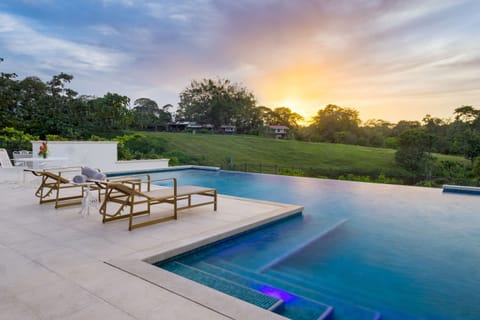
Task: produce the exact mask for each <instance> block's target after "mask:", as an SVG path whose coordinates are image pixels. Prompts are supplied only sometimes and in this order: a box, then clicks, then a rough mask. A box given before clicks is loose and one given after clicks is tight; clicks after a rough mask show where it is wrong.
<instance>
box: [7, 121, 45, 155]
mask: <svg viewBox="0 0 480 320" xmlns="http://www.w3.org/2000/svg"><path fill="white" fill-rule="evenodd" d="M38 139H39V138H38V136H33V135H30V134H28V133H24V132H23V131H20V130H16V129H14V128H9V127H7V128H3V129H1V130H0V148H5V149H7V151H9V153H10V156H12V151H14V150H32V142H31V141H32V140H38Z"/></svg>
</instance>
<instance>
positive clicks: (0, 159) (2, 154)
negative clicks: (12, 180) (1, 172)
mask: <svg viewBox="0 0 480 320" xmlns="http://www.w3.org/2000/svg"><path fill="white" fill-rule="evenodd" d="M0 165H1V166H2V168H13V165H12V161H10V156H9V155H8V152H7V150H6V149H3V148H0Z"/></svg>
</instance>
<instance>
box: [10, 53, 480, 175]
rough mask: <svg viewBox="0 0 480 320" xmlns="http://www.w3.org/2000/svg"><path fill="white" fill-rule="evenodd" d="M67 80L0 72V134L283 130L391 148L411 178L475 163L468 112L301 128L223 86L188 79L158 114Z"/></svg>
mask: <svg viewBox="0 0 480 320" xmlns="http://www.w3.org/2000/svg"><path fill="white" fill-rule="evenodd" d="M1 61H2V60H1V59H0V62H1ZM72 80H73V76H72V75H69V74H65V73H60V74H58V75H54V76H53V77H52V79H51V80H49V81H46V82H44V81H42V80H41V79H40V78H38V77H35V76H28V77H25V78H24V79H21V80H20V79H17V75H16V74H15V73H4V72H1V73H0V128H15V130H18V131H21V132H24V133H25V134H28V135H33V136H38V137H40V138H42V137H43V136H45V135H47V134H48V135H57V136H60V137H63V138H66V139H80V140H82V139H90V138H91V137H92V135H96V136H102V137H113V136H115V135H118V134H121V133H122V132H124V131H125V130H139V131H164V130H167V129H168V124H169V123H170V122H172V121H173V120H176V121H189V122H196V123H198V124H205V125H206V124H208V125H211V126H212V127H213V129H214V130H216V129H219V128H220V127H221V126H222V125H234V126H235V127H236V129H237V132H238V133H243V134H255V135H265V134H268V132H269V131H268V130H269V126H270V125H284V126H287V127H289V129H290V130H289V137H290V138H291V139H297V140H301V141H312V142H329V143H343V144H354V145H363V146H373V147H385V148H393V149H397V153H396V160H397V162H398V164H399V165H401V166H402V167H404V168H406V169H408V170H411V171H422V170H423V171H425V170H427V171H428V167H429V163H431V162H432V160H431V159H432V156H431V155H432V153H442V154H451V155H460V156H463V157H465V158H467V159H469V160H470V161H471V163H472V165H473V164H474V160H475V159H477V158H478V157H479V156H480V110H478V109H475V108H474V107H473V106H461V107H458V108H456V109H454V111H453V114H452V115H453V119H440V118H436V117H433V116H431V115H426V116H425V117H424V118H423V119H422V120H421V121H399V122H398V123H390V122H387V121H384V120H378V119H372V120H368V121H366V122H363V123H362V121H361V120H360V115H359V112H358V111H357V110H355V109H353V108H349V107H342V106H338V105H334V104H329V105H327V106H326V107H324V108H322V109H319V110H318V112H317V114H316V115H315V116H314V117H313V119H312V121H311V122H310V124H309V125H301V123H302V121H304V119H303V118H302V116H301V115H299V114H298V113H295V112H293V111H292V110H290V109H289V108H288V107H283V106H282V107H277V108H269V107H266V106H257V104H256V99H255V97H254V95H253V94H252V93H251V92H250V91H249V90H248V89H247V88H245V87H244V86H242V85H240V84H238V83H232V82H231V81H229V80H226V79H202V80H193V81H192V82H191V83H190V84H189V85H188V86H187V87H186V88H185V89H184V90H182V91H181V92H180V94H179V98H180V102H179V104H178V107H177V108H176V109H175V108H174V106H173V105H171V104H165V105H163V106H162V107H159V105H158V104H157V103H156V102H155V101H154V100H152V99H149V98H140V99H136V100H135V101H134V102H133V104H131V101H130V98H128V97H127V96H124V95H121V94H118V93H111V92H108V93H106V94H105V95H104V96H103V97H95V96H90V95H79V94H78V93H77V92H76V91H75V90H73V89H71V88H69V87H68V85H69V83H70V82H71V81H72ZM479 161H480V160H479ZM479 166H480V163H479ZM425 168H427V169H425Z"/></svg>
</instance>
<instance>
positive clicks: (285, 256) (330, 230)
mask: <svg viewBox="0 0 480 320" xmlns="http://www.w3.org/2000/svg"><path fill="white" fill-rule="evenodd" d="M347 221H348V219H342V220H340V221H338V222H337V223H335V224H334V225H333V226H331V227H329V228H328V229H326V230H325V231H324V232H322V233H320V234H317V235H315V236H314V237H312V238H310V239H308V240H306V241H304V242H303V243H301V244H299V245H298V246H296V247H294V248H292V249H290V250H288V251H287V252H285V253H284V254H282V255H280V256H278V257H276V258H275V259H273V260H272V261H270V262H268V263H267V264H265V265H263V266H261V267H260V268H258V270H257V272H264V271H266V270H267V269H270V268H272V267H274V266H275V265H277V264H279V263H281V262H282V261H284V260H286V259H288V258H290V257H291V256H293V255H294V254H296V253H298V252H300V251H301V250H303V249H304V248H305V247H307V246H309V245H311V244H312V243H314V242H316V241H318V240H320V239H322V238H324V237H326V236H328V235H330V234H332V233H333V232H335V231H337V230H338V229H339V228H340V227H341V226H343V224H345V222H347Z"/></svg>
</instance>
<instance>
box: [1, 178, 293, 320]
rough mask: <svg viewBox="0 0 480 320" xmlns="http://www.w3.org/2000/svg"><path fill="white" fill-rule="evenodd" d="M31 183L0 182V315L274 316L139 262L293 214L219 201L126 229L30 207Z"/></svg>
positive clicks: (283, 208) (266, 205) (278, 207)
mask: <svg viewBox="0 0 480 320" xmlns="http://www.w3.org/2000/svg"><path fill="white" fill-rule="evenodd" d="M34 191H35V184H32V183H27V184H17V183H14V182H3V183H0V194H1V195H2V197H1V198H2V206H1V207H0V319H8V320H13V319H68V320H73V319H116V320H123V319H284V318H283V317H281V316H279V315H276V314H274V313H271V312H268V311H265V310H263V309H261V308H258V307H255V306H253V305H250V304H248V303H245V302H243V301H241V300H238V299H236V298H233V297H230V296H227V295H225V294H222V293H220V292H217V291H215V290H212V289H210V288H206V287H203V286H201V285H199V284H197V283H194V282H191V281H189V280H186V279H183V278H181V277H178V276H176V275H174V274H170V273H168V272H166V271H164V270H161V269H158V268H156V267H154V266H151V265H150V264H148V263H146V262H143V261H142V260H146V261H153V260H156V259H159V258H166V257H169V256H172V255H174V254H178V253H180V252H183V251H185V250H188V249H191V248H193V247H196V246H198V244H199V243H200V244H203V243H209V242H211V241H212V240H215V239H220V238H222V237H224V236H227V235H230V234H234V233H236V232H239V231H241V230H246V229H248V228H251V227H252V226H255V225H260V224H263V223H265V222H267V221H273V220H275V219H278V218H279V217H283V216H288V215H290V214H293V213H295V212H299V211H301V210H302V208H301V207H299V206H293V205H284V204H276V203H271V202H260V201H252V200H247V199H241V198H234V197H228V196H222V195H220V197H219V202H218V204H219V207H218V211H216V212H214V211H213V209H212V208H211V206H205V207H197V208H192V209H188V210H185V211H181V212H180V213H179V219H178V220H175V221H169V222H165V223H161V224H157V225H152V226H148V227H144V228H141V229H137V230H134V231H131V232H129V231H128V230H127V229H128V227H127V221H114V222H110V223H107V224H102V223H101V216H100V215H99V214H98V212H96V211H95V210H91V214H90V215H88V216H83V215H80V214H79V211H80V206H72V207H65V208H60V209H54V207H53V204H43V205H39V204H38V199H37V198H36V197H35V196H34Z"/></svg>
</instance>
